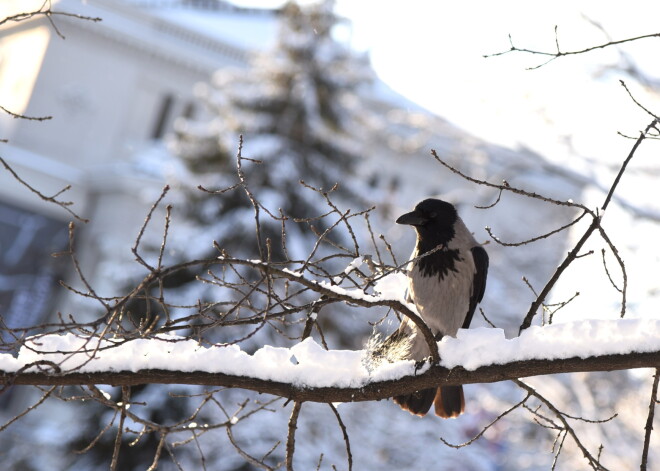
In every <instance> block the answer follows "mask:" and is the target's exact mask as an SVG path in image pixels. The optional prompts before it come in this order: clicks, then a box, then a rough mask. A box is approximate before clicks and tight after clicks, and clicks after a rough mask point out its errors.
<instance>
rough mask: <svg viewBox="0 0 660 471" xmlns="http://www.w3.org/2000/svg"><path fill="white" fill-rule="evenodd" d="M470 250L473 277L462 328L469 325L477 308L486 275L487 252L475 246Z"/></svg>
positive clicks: (483, 289)
mask: <svg viewBox="0 0 660 471" xmlns="http://www.w3.org/2000/svg"><path fill="white" fill-rule="evenodd" d="M470 252H472V259H473V260H474V267H475V269H476V270H475V273H474V279H473V280H472V294H471V295H470V306H469V307H468V312H467V315H466V316H465V321H464V322H463V328H464V329H467V328H468V327H470V322H472V316H473V315H474V311H475V309H476V308H477V304H479V302H480V301H481V300H482V299H483V297H484V291H486V276H487V275H488V254H487V253H486V251H485V250H484V248H483V247H481V246H477V247H472V248H471V249H470Z"/></svg>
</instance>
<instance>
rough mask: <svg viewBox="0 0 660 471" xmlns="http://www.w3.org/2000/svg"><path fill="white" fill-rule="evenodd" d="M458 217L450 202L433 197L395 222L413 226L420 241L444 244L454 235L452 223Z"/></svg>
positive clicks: (434, 244)
mask: <svg viewBox="0 0 660 471" xmlns="http://www.w3.org/2000/svg"><path fill="white" fill-rule="evenodd" d="M457 219H458V214H457V213H456V208H454V206H453V205H452V204H450V203H447V202H446V201H442V200H436V199H433V198H429V199H426V200H424V201H422V202H421V203H419V204H418V205H417V206H415V210H414V211H411V212H409V213H406V214H404V215H403V216H401V217H400V218H399V219H397V220H396V222H397V224H407V225H409V226H413V227H414V228H415V230H416V231H417V234H419V238H420V240H421V241H424V242H426V243H430V244H432V245H433V246H436V245H438V244H446V243H447V242H449V241H450V240H451V239H452V238H453V237H454V224H455V223H456V220H457Z"/></svg>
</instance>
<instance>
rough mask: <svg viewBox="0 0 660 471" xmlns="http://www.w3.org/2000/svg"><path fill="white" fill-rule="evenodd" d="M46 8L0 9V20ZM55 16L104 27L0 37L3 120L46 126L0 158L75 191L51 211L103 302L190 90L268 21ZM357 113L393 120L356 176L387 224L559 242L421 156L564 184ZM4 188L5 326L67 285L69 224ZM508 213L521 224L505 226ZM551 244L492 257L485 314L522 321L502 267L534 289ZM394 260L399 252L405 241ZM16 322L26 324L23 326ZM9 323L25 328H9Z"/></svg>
mask: <svg viewBox="0 0 660 471" xmlns="http://www.w3.org/2000/svg"><path fill="white" fill-rule="evenodd" d="M42 4H43V2H42V1H33V0H29V1H25V0H21V1H19V0H12V1H8V0H5V1H3V2H2V3H1V4H0V18H4V17H8V16H11V15H14V14H16V13H18V12H26V11H32V10H31V9H32V8H33V9H38V8H39V7H40V6H41V5H42ZM53 10H54V11H59V12H67V13H72V14H75V15H82V16H85V17H90V18H101V21H92V20H88V19H81V18H78V17H75V16H68V15H52V16H50V17H45V16H43V15H35V16H33V17H31V18H28V19H25V20H23V21H20V22H12V21H9V22H6V23H5V24H3V25H1V26H0V105H1V106H3V107H4V108H6V109H8V110H10V111H12V112H13V113H17V114H21V115H26V116H30V117H43V116H52V119H49V120H45V121H33V120H25V119H16V118H14V117H12V116H10V115H9V114H7V113H0V138H2V139H7V140H8V142H7V143H3V144H1V146H0V156H1V157H2V158H4V159H5V160H6V161H7V163H8V164H9V165H11V167H12V168H13V169H14V170H15V171H16V172H17V173H18V174H19V175H20V176H21V178H23V180H25V181H26V182H29V184H30V185H32V186H33V187H34V188H36V189H38V190H39V191H41V192H42V193H43V194H46V195H53V194H56V193H57V192H58V191H60V190H61V189H62V188H64V187H65V186H67V185H69V184H71V185H72V188H71V190H69V191H68V192H66V193H64V194H63V195H61V196H60V197H59V198H60V199H61V200H64V201H72V202H74V204H73V205H72V206H71V209H73V210H74V211H75V212H76V213H77V214H79V215H81V216H83V217H85V218H89V219H90V220H91V222H90V223H88V224H82V223H76V225H77V231H78V232H77V235H76V243H77V249H76V250H77V253H78V254H79V256H80V260H81V263H82V268H83V271H84V272H85V274H86V275H87V276H88V279H89V280H90V281H92V284H93V285H94V286H95V287H98V286H99V284H100V285H101V286H102V285H103V281H104V280H103V279H98V278H97V277H95V273H94V270H95V268H96V267H97V265H98V262H99V261H102V260H103V259H104V256H105V255H106V254H105V253H104V250H105V249H104V248H105V247H106V245H104V243H102V242H103V241H108V240H112V241H113V243H114V246H123V247H125V252H126V253H125V254H124V255H127V256H130V252H129V248H130V247H131V246H132V245H133V242H134V240H135V237H136V235H137V233H138V231H139V228H140V226H141V225H142V223H143V221H144V218H145V216H146V214H147V213H148V211H149V208H150V206H151V204H152V203H153V202H154V201H155V199H156V197H157V196H158V194H160V191H161V189H162V187H163V185H164V184H165V183H166V181H165V178H164V176H163V174H162V173H160V174H159V173H158V172H150V170H151V169H153V168H154V167H157V165H156V166H154V165H153V160H154V159H156V160H157V159H158V158H159V156H162V155H164V153H162V152H159V151H158V150H159V149H161V148H162V147H163V139H162V138H163V137H164V136H165V135H166V134H167V133H168V132H169V131H170V130H171V129H172V125H173V123H174V121H175V120H176V119H177V118H178V117H194V116H197V115H198V114H199V113H203V112H204V110H202V109H201V107H200V106H199V105H197V104H196V101H195V98H194V88H195V85H196V84H197V83H199V82H208V81H209V80H210V78H211V76H212V74H213V73H214V72H215V71H217V70H218V69H221V68H223V67H228V66H239V67H240V66H247V65H248V61H249V58H250V53H251V52H254V51H263V50H266V49H267V48H268V47H270V46H273V45H274V44H275V40H276V35H277V32H278V19H277V12H276V11H273V10H258V9H244V8H238V7H235V6H232V5H231V4H229V3H227V2H225V1H222V0H205V1H202V0H197V1H195V0H152V1H147V0H85V1H81V0H60V1H57V2H55V1H54V2H53ZM61 36H64V37H65V38H66V39H62V37H61ZM349 36H350V35H349ZM365 102H367V103H370V106H373V107H374V108H375V109H377V110H378V111H379V112H380V113H381V114H382V115H385V114H387V115H388V123H389V124H388V126H389V128H387V129H383V138H382V142H378V143H375V144H374V146H373V152H371V153H370V155H368V156H365V157H367V158H365V159H364V162H361V164H360V165H361V166H362V167H361V169H360V174H361V175H364V178H365V182H366V181H367V180H373V179H375V180H377V181H378V187H379V188H380V190H379V191H378V192H377V193H378V194H376V195H374V202H375V203H378V204H379V205H380V207H381V209H383V208H384V209H385V210H387V209H388V208H389V210H390V211H391V214H388V215H387V216H386V220H387V221H388V222H389V221H391V220H392V219H393V217H392V216H393V215H396V213H397V212H398V211H401V210H404V209H406V210H407V209H409V208H410V207H411V206H412V205H414V204H415V203H416V202H417V201H418V200H420V199H422V198H424V197H429V196H434V195H439V194H441V195H443V197H445V198H446V199H449V200H450V201H453V202H455V203H460V206H463V207H464V208H465V209H463V208H459V209H460V210H461V212H462V214H463V217H464V219H466V221H467V223H468V225H469V227H471V228H473V229H474V230H475V231H476V236H477V238H478V240H481V241H486V240H488V236H487V235H486V233H485V232H484V231H483V229H482V228H483V227H484V226H485V225H488V226H491V227H493V230H494V231H495V233H496V234H498V235H499V236H501V237H502V238H503V239H504V240H507V239H509V240H522V239H524V238H526V237H532V236H535V235H538V234H539V233H543V232H547V231H549V230H552V229H554V228H556V227H557V224H556V223H557V218H561V220H563V221H565V219H566V212H565V211H564V210H563V209H561V208H553V207H547V205H546V207H544V208H542V209H541V210H539V211H536V210H535V209H534V208H535V207H536V206H541V205H539V204H537V203H536V202H534V201H531V200H524V199H523V200H520V201H518V200H515V201H510V202H509V205H508V206H507V207H506V208H505V207H502V208H500V207H499V206H498V207H495V208H494V209H492V210H489V211H486V212H484V211H478V210H475V209H474V208H473V205H475V204H480V205H488V204H490V203H492V202H493V201H494V200H495V198H496V197H497V193H496V192H495V191H493V190H489V189H486V188H483V187H476V186H474V185H471V184H468V183H466V181H464V180H462V179H461V178H460V177H458V176H456V175H454V174H452V173H451V172H449V171H447V170H445V169H444V168H442V167H441V166H440V165H439V164H437V163H436V162H435V161H434V160H433V159H432V158H431V157H430V156H429V150H430V149H432V148H433V149H436V150H437V151H438V153H439V154H440V155H442V156H443V158H445V159H447V160H449V161H451V162H452V163H453V164H454V165H456V166H458V167H460V168H461V169H463V170H465V171H467V172H468V173H470V174H472V175H475V176H477V177H484V178H489V179H490V180H491V181H498V180H502V179H504V178H506V179H507V180H508V181H509V182H510V183H511V184H513V185H516V184H519V183H522V182H530V181H532V182H535V183H538V184H539V186H541V187H542V188H543V189H544V191H545V193H546V194H548V195H550V196H555V197H560V198H561V197H566V198H568V197H573V198H575V197H577V196H578V195H579V192H580V191H581V183H580V182H579V181H578V180H577V179H575V177H574V176H572V175H571V174H569V173H568V172H563V171H561V170H560V169H557V168H555V167H553V166H552V165H550V164H548V163H547V162H545V161H544V160H543V159H542V158H541V157H540V156H538V155H535V154H533V153H531V152H524V151H521V152H518V151H511V150H508V149H504V148H502V147H498V146H494V145H490V144H488V143H485V142H484V141H481V140H479V139H476V138H474V137H472V136H470V135H468V134H467V133H465V132H463V131H462V130H460V129H458V128H456V127H455V126H453V125H452V124H451V123H449V122H447V121H445V120H443V119H441V118H439V117H437V116H434V115H432V114H430V113H428V112H425V111H424V110H423V109H421V108H420V107H418V106H416V105H414V104H412V103H410V102H408V101H406V100H405V99H403V98H402V97H400V96H399V95H397V94H396V93H394V92H393V91H392V90H390V89H389V88H388V87H387V86H386V85H385V84H383V83H376V85H375V87H374V88H373V90H372V95H371V96H368V97H365ZM154 150H155V152H154ZM146 160H150V162H151V164H150V165H146V164H145V161H146ZM0 182H2V184H1V185H0V244H1V245H2V247H0V248H2V251H3V254H4V258H3V259H0V280H5V279H6V280H9V279H10V277H11V279H12V280H13V281H12V283H9V282H8V281H7V282H5V283H3V284H0V305H1V308H2V309H3V312H4V313H5V320H6V321H7V322H9V323H10V325H26V324H29V323H31V322H32V321H34V320H35V319H38V318H40V316H41V317H43V315H45V313H46V312H49V311H52V309H53V307H54V306H53V305H52V302H51V303H49V300H52V298H53V292H54V291H52V289H53V287H54V286H55V285H56V281H57V280H58V279H60V278H61V277H62V276H65V272H64V271H63V268H61V267H58V266H55V265H53V266H51V264H50V263H49V264H45V263H44V260H51V258H50V257H48V255H49V254H50V253H52V252H55V251H58V250H65V249H66V247H67V246H68V230H67V223H68V221H69V220H71V215H70V214H69V213H68V212H66V211H65V210H64V209H62V208H60V207H58V206H56V205H54V204H52V203H47V202H44V201H42V200H40V199H39V198H38V197H36V196H35V195H34V194H33V193H32V192H30V191H29V190H28V189H27V188H25V187H24V186H22V185H20V184H19V183H18V182H17V181H16V180H15V179H14V178H12V176H11V175H9V173H7V172H2V173H0ZM512 207H515V208H518V209H519V210H520V211H519V212H514V213H512V211H511V208H512ZM380 230H383V231H384V232H385V233H386V235H387V236H388V239H389V240H390V241H394V242H396V241H397V239H399V238H401V237H404V238H405V237H411V234H409V233H408V232H405V231H402V230H401V228H400V227H398V226H396V225H394V224H387V225H386V227H384V228H382V229H380ZM388 231H389V232H388ZM555 242H556V240H555V241H553V244H552V246H549V247H548V248H545V249H543V250H535V251H534V252H533V256H530V253H529V252H528V251H526V250H525V249H518V250H516V251H514V252H507V251H506V249H503V248H501V247H497V246H493V244H491V246H489V253H490V254H491V261H492V262H493V263H492V268H491V277H490V279H491V280H492V281H489V284H490V287H491V289H493V290H497V291H498V292H499V293H500V294H501V296H498V297H492V298H491V300H492V301H491V302H492V303H493V305H492V306H491V310H494V311H497V312H498V313H503V314H507V315H508V314H511V313H515V312H517V311H520V310H521V309H526V308H527V306H528V305H529V301H528V299H529V298H530V295H529V293H528V292H527V288H526V287H525V286H522V284H521V283H520V281H519V278H518V277H516V278H515V279H514V280H513V281H512V278H511V276H510V273H511V266H512V265H514V266H516V267H517V270H519V271H520V272H522V273H527V274H528V276H529V277H530V279H532V281H534V279H535V277H536V276H537V274H539V273H541V276H542V272H541V270H540V268H543V267H546V268H551V267H552V266H554V264H555V263H556V262H557V259H558V257H559V256H560V253H561V251H562V249H561V244H556V243H555ZM396 245H397V246H399V247H401V250H404V251H407V250H408V249H409V247H411V246H412V241H410V240H408V241H401V242H400V243H398V244H396ZM406 255H407V253H404V254H402V256H406ZM113 256H114V254H113ZM55 261H60V260H59V259H58V260H55ZM504 262H506V263H504ZM67 266H69V265H68V264H67ZM498 270H501V271H502V273H501V275H502V276H498V273H497V271H498ZM69 274H70V275H71V272H70V271H69ZM18 275H21V276H18ZM60 291H61V290H60ZM521 293H524V296H521ZM35 299H38V300H41V305H40V306H39V309H34V308H33V305H34V302H35ZM30 302H31V303H32V305H30V304H29V303H30ZM49 304H50V305H49ZM31 306H32V307H31ZM59 306H61V303H60V304H59V305H58V307H59ZM505 311H506V312H505ZM24 312H32V313H33V315H34V318H33V319H29V320H28V319H25V318H24V314H21V313H24ZM11 313H15V314H11ZM495 315H496V316H497V314H495ZM16 316H20V317H21V320H20V321H19V320H17V319H15V320H12V318H13V317H16ZM28 321H29V322H28Z"/></svg>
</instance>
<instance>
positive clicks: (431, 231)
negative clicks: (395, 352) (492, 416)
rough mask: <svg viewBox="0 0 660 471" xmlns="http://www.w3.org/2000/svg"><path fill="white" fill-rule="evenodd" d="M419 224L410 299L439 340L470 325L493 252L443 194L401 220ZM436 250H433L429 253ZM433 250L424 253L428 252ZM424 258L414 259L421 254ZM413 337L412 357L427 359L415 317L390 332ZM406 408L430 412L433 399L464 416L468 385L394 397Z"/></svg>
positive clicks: (443, 411) (445, 412) (441, 408)
mask: <svg viewBox="0 0 660 471" xmlns="http://www.w3.org/2000/svg"><path fill="white" fill-rule="evenodd" d="M396 222H397V224H407V225H410V226H413V228H414V229H415V231H416V232H417V243H416V245H415V250H413V253H412V256H411V260H413V261H411V262H410V264H409V265H408V279H409V285H408V299H409V301H410V302H413V303H414V304H415V306H416V307H417V311H418V312H419V314H420V316H421V317H422V319H423V320H424V322H425V323H426V325H427V326H428V327H429V328H430V329H431V331H432V332H433V335H434V336H435V338H436V340H438V341H439V340H440V339H441V338H442V337H443V336H445V335H451V336H452V337H454V336H456V332H457V331H458V329H460V328H463V329H467V328H468V327H469V326H470V321H472V316H473V314H474V310H475V308H476V307H477V304H478V303H479V302H480V301H481V299H482V298H483V296H484V290H485V289H486V274H487V272H488V255H487V254H486V251H485V250H484V249H483V247H482V246H481V245H479V244H478V243H477V241H476V240H475V239H474V237H473V236H472V234H471V233H470V231H469V230H468V229H467V227H465V224H464V223H463V221H462V220H461V218H460V217H459V216H458V213H457V212H456V208H454V206H453V205H451V204H450V203H447V202H445V201H442V200H438V199H426V200H424V201H422V202H421V203H419V204H418V205H417V206H415V209H414V211H412V212H410V213H406V214H404V215H403V216H401V217H400V218H399V219H397V220H396ZM429 252H430V253H429ZM427 253H428V255H424V254H427ZM420 256H421V258H419V259H418V260H414V259H416V258H417V257H420ZM392 337H394V339H393V340H395V339H408V342H409V345H410V347H409V349H408V350H407V358H409V359H413V360H416V361H421V360H423V359H424V358H427V357H428V356H429V354H430V352H429V348H428V345H427V344H426V341H425V340H424V336H423V335H422V334H421V332H419V331H418V329H417V328H416V327H415V324H414V323H413V322H412V321H410V320H409V319H407V318H406V319H404V320H403V321H402V322H401V325H400V326H399V329H398V330H397V331H396V332H395V333H394V334H392V336H390V338H392ZM394 402H396V403H397V404H398V405H399V406H401V408H402V409H404V410H407V411H409V412H411V413H412V414H416V415H420V416H423V415H425V414H426V413H427V412H428V410H429V409H430V407H431V404H432V403H433V404H434V406H435V413H436V415H438V416H440V417H444V418H448V417H458V416H459V415H460V414H461V413H463V410H464V409H465V398H464V396H463V387H462V386H442V387H438V388H431V389H425V390H422V391H416V392H414V393H412V394H406V395H402V396H397V397H395V398H394Z"/></svg>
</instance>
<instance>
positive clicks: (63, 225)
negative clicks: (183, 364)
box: [0, 0, 276, 325]
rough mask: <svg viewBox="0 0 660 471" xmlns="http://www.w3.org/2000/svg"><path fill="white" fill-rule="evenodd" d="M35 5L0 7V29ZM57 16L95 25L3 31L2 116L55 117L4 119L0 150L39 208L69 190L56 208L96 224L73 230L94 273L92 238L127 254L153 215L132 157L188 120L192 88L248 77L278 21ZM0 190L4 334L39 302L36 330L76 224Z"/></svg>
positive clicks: (90, 12)
mask: <svg viewBox="0 0 660 471" xmlns="http://www.w3.org/2000/svg"><path fill="white" fill-rule="evenodd" d="M42 4H43V2H41V1H36V2H35V1H25V0H21V1H10V0H5V1H3V2H2V4H1V5H0V18H5V17H11V16H13V15H16V14H17V13H23V12H30V11H36V10H38V9H39V8H40V7H41V5H42ZM52 9H53V11H57V12H66V13H72V14H75V15H82V16H85V17H90V18H101V21H92V20H87V19H81V18H78V17H75V16H68V15H52V16H50V17H46V16H44V15H35V16H33V17H32V18H28V19H24V20H22V21H20V22H14V21H8V22H6V23H5V24H4V25H2V26H1V27H0V105H1V106H3V107H4V108H6V109H7V110H9V111H11V112H12V113H15V114H19V115H24V116H30V117H45V116H52V119H48V120H43V121H35V120H25V119H17V118H15V117H13V116H11V115H10V114H8V113H0V138H2V139H6V140H7V141H8V142H7V143H3V144H2V147H1V149H0V156H2V158H3V159H5V161H6V162H7V163H8V164H9V165H10V166H11V167H12V168H13V169H14V170H15V171H16V172H17V173H18V174H19V175H20V177H21V178H22V179H23V180H25V181H26V182H29V184H30V185H32V186H33V187H34V188H36V189H38V190H39V191H40V192H42V193H43V194H45V195H47V196H50V195H54V194H55V193H57V192H58V191H60V190H61V189H62V188H64V187H66V186H67V185H71V190H69V191H68V192H66V193H64V194H63V195H61V196H60V197H59V198H60V199H61V200H63V201H72V202H73V203H74V204H73V205H72V206H71V209H72V210H73V211H75V212H76V213H77V214H79V215H80V216H82V217H84V218H89V219H90V220H91V222H90V223H89V224H80V223H78V224H77V226H78V230H79V234H78V236H77V241H78V243H79V244H80V245H79V246H78V251H79V253H80V254H81V259H82V262H83V267H84V268H86V269H88V270H93V268H94V265H95V263H96V261H97V260H99V259H100V258H102V254H101V253H99V251H100V250H102V248H101V247H99V245H98V244H97V243H96V241H97V239H98V235H99V234H103V235H104V236H106V237H110V238H115V239H117V241H118V242H126V244H129V243H130V241H131V240H133V239H134V238H135V236H136V234H137V232H136V231H137V229H138V228H139V227H140V225H141V223H142V221H143V220H144V217H145V215H146V213H147V211H148V208H149V205H148V204H147V203H146V202H145V199H144V198H143V196H144V195H143V192H145V191H147V192H148V191H150V190H151V191H160V188H162V186H163V184H164V183H163V181H162V180H160V179H158V178H149V177H148V176H146V175H145V173H144V172H140V171H139V170H138V169H136V165H139V162H138V159H136V156H139V155H141V154H142V153H144V152H145V151H147V150H148V149H149V148H151V147H154V146H159V145H162V138H163V137H164V136H165V135H166V134H167V133H168V132H169V131H170V130H171V127H172V124H173V122H174V120H175V119H176V118H177V117H180V116H185V117H191V116H193V115H194V114H195V113H196V111H197V110H196V107H195V104H194V101H193V88H194V86H195V84H196V83H198V82H203V81H208V80H209V78H210V76H211V74H212V73H213V72H214V71H216V70H218V69H220V68H222V67H226V66H241V65H245V64H246V63H247V59H248V51H249V50H250V49H255V48H266V47H268V46H270V45H271V43H272V42H273V40H274V37H275V32H276V18H275V13H274V12H273V11H267V10H251V9H238V8H236V7H233V6H231V5H228V4H226V3H224V2H220V1H217V2H216V1H210V2H209V1H207V2H179V1H174V2H172V1H170V2H163V1H159V2H153V1H152V2H135V1H133V2H127V1H121V0H89V1H85V2H80V1H79V0H61V1H58V2H53V5H52ZM193 22H194V24H193ZM62 37H64V38H65V39H63V38H62ZM0 182H2V184H1V185H0V244H1V247H0V248H1V249H2V252H3V259H2V263H0V279H1V280H2V281H3V283H2V286H1V287H0V304H2V308H3V310H6V311H5V319H6V320H7V321H8V322H10V321H9V319H11V318H12V315H11V312H15V313H20V312H35V309H34V299H35V295H36V294H37V293H41V294H40V295H39V298H40V299H43V306H40V308H39V309H37V311H38V313H37V312H35V318H39V317H40V316H41V315H43V313H44V310H45V309H48V308H51V309H52V307H53V306H52V305H51V306H48V303H47V302H46V301H47V299H49V298H52V296H51V294H50V293H51V292H50V290H51V289H52V286H53V283H54V282H55V281H56V279H57V278H59V277H61V276H62V271H61V269H53V268H49V267H48V266H46V265H44V260H48V259H49V258H50V257H48V255H49V254H50V253H52V252H56V251H60V250H64V249H66V247H67V246H68V235H67V234H68V230H67V223H68V221H69V220H70V219H71V215H70V214H69V213H68V212H66V211H65V210H64V209H62V208H60V207H58V206H56V205H54V204H52V203H48V202H45V201H42V200H41V199H40V198H38V197H36V196H35V195H34V194H33V193H32V192H30V191H29V190H28V189H27V188H25V187H24V186H22V185H20V184H19V183H18V182H17V181H16V180H15V179H14V178H12V176H11V175H10V174H9V173H8V172H5V171H3V173H2V174H0ZM53 233H55V234H57V237H53ZM127 246H130V244H129V245H127ZM60 265H61V264H60ZM18 275H20V276H18ZM10 276H11V279H12V280H14V281H13V283H11V284H10V283H9V282H8V281H6V280H9V277H10ZM19 281H20V282H19ZM28 300H30V301H31V302H32V303H33V305H32V308H30V309H26V307H27V305H26V303H27V302H28ZM31 320H34V319H31ZM23 321H28V319H22V320H21V321H17V322H19V323H20V324H23V325H24V322H23Z"/></svg>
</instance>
